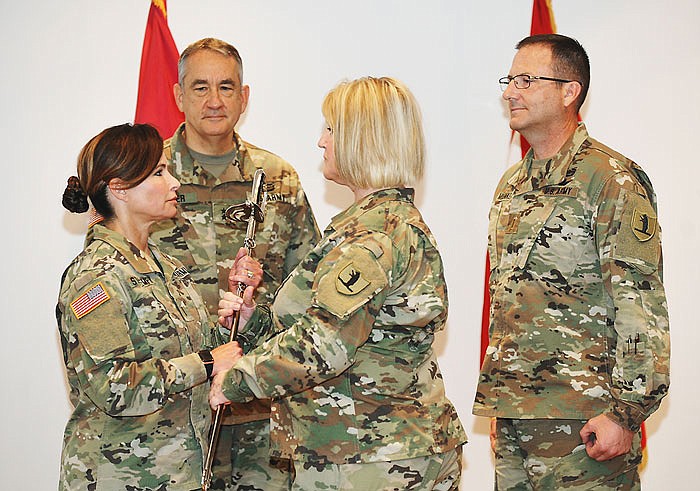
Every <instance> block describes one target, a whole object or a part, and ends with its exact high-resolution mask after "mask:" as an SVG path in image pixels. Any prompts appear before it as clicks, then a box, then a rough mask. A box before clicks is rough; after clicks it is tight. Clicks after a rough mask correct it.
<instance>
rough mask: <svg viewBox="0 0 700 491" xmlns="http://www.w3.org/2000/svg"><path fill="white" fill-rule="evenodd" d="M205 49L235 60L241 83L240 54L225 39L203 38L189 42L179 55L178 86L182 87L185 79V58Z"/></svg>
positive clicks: (241, 67) (241, 66)
mask: <svg viewBox="0 0 700 491" xmlns="http://www.w3.org/2000/svg"><path fill="white" fill-rule="evenodd" d="M205 49H208V50H211V51H215V52H217V53H219V54H222V55H224V56H229V57H231V58H233V59H234V60H236V63H237V65H238V79H239V82H240V83H241V85H242V84H243V60H241V55H240V54H239V53H238V50H237V49H236V48H234V47H233V46H231V45H230V44H228V43H227V42H226V41H222V40H220V39H216V38H204V39H200V40H199V41H195V42H194V43H192V44H190V45H189V46H188V47H187V48H185V51H183V52H182V54H181V55H180V60H179V61H178V62H177V83H179V84H180V87H182V85H183V83H184V81H185V71H186V65H187V58H189V57H190V56H192V55H193V54H195V53H198V52H199V51H203V50H205Z"/></svg>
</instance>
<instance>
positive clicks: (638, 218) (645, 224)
mask: <svg viewBox="0 0 700 491" xmlns="http://www.w3.org/2000/svg"><path fill="white" fill-rule="evenodd" d="M631 225H632V233H633V234H634V236H635V237H637V239H639V241H640V242H646V241H647V240H649V239H651V238H652V237H653V236H654V234H655V233H656V217H655V216H652V215H650V214H649V213H646V212H644V211H641V210H639V209H637V208H635V209H634V211H633V212H632V224H631Z"/></svg>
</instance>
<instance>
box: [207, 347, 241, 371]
mask: <svg viewBox="0 0 700 491" xmlns="http://www.w3.org/2000/svg"><path fill="white" fill-rule="evenodd" d="M211 355H212V356H213V357H214V366H213V367H212V371H211V374H212V377H214V376H216V374H218V373H223V372H227V371H228V370H229V369H230V368H231V367H232V366H233V365H234V364H235V363H236V362H237V361H238V360H239V359H240V358H241V357H242V356H243V349H242V348H241V347H240V346H239V345H238V343H237V342H235V341H231V342H230V343H226V344H222V345H221V346H218V347H216V348H214V349H213V350H211Z"/></svg>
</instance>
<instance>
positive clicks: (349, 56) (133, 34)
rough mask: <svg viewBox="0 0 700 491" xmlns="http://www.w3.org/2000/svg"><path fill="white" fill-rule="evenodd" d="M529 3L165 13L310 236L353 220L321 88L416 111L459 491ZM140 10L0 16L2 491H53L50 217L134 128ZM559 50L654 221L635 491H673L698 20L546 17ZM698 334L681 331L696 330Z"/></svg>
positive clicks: (300, 1)
mask: <svg viewBox="0 0 700 491" xmlns="http://www.w3.org/2000/svg"><path fill="white" fill-rule="evenodd" d="M531 5H532V2H531V1H529V0H499V1H472V0H469V1H466V0H435V1H430V2H428V1H407V0H403V1H401V0H384V1H381V2H377V1H371V0H353V1H346V2H340V1H337V0H328V1H326V2H318V1H311V0H297V1H293V2H292V1H284V0H274V1H273V0H269V1H260V0H258V1H255V0H236V1H233V0H200V1H184V0H170V2H169V22H170V27H171V31H172V33H173V36H174V38H175V41H176V43H177V44H178V48H179V49H180V50H182V49H183V48H184V47H185V46H186V45H187V44H189V43H190V42H192V41H194V40H196V39H199V38H201V37H206V36H214V37H220V38H222V39H224V40H227V41H229V42H231V43H232V44H234V45H236V46H237V47H238V48H239V50H240V51H241V54H242V56H243V59H244V69H245V75H244V78H245V82H246V83H248V84H250V86H251V100H250V105H249V107H248V111H247V114H246V115H245V117H244V118H243V120H242V121H241V123H240V124H239V131H240V133H241V134H242V135H243V136H244V137H245V138H246V139H247V140H249V141H251V142H253V143H256V144H257V145H260V146H262V147H264V148H268V149H270V150H272V151H274V152H276V153H278V154H280V155H282V156H283V157H285V158H286V159H287V160H289V161H290V162H292V163H293V164H294V165H295V167H296V168H297V170H298V171H299V173H300V174H301V176H302V181H303V183H304V187H305V189H306V191H307V193H308V195H309V199H310V201H311V204H312V206H313V208H314V211H315V213H316V217H317V219H318V222H319V225H320V226H321V227H324V226H325V225H326V224H327V223H328V221H329V219H330V217H331V216H333V215H334V214H336V213H337V212H338V211H340V209H342V208H344V207H345V206H347V205H348V204H349V203H350V199H351V195H350V193H349V192H348V191H346V190H345V188H340V187H337V186H335V185H333V184H329V183H326V182H324V180H323V178H322V176H321V174H320V162H321V151H320V150H319V149H318V148H316V146H315V144H316V141H317V139H318V136H319V132H320V129H321V125H322V117H321V113H320V109H319V108H320V103H321V100H322V99H323V96H324V95H325V93H326V92H327V91H328V90H329V89H330V88H331V87H332V86H333V85H335V84H336V83H337V82H338V81H340V80H341V79H344V78H354V77H358V76H362V75H391V76H394V77H397V78H399V79H402V80H403V81H404V82H406V83H407V84H408V86H409V87H410V88H411V89H412V90H413V91H414V93H415V95H416V97H417V99H418V101H419V102H420V104H421V106H422V109H423V113H424V121H425V129H426V137H427V142H428V150H429V154H428V172H427V177H426V179H425V181H424V183H423V185H422V186H420V187H419V189H418V198H417V202H418V204H419V206H420V207H421V209H422V210H423V213H424V216H425V218H426V221H427V222H428V224H429V225H430V226H431V228H432V229H433V232H434V233H435V235H436V237H437V239H438V241H439V243H440V245H441V250H442V254H443V258H444V260H445V263H446V274H447V280H448V286H449V291H450V300H451V309H450V318H449V324H448V329H447V332H446V333H445V334H443V335H442V336H441V337H440V339H439V342H440V346H439V349H440V361H441V365H442V369H443V373H444V376H445V379H446V384H447V390H448V395H449V396H450V398H451V399H452V400H453V401H454V403H455V405H456V406H457V408H458V411H459V413H460V416H461V418H462V421H463V423H464V425H465V427H466V429H467V432H468V434H469V438H470V443H469V444H468V445H467V446H466V447H465V453H464V457H465V460H464V474H463V478H462V489H464V490H467V489H492V473H493V466H492V460H491V455H490V450H489V447H488V438H487V423H486V421H485V420H483V419H481V418H475V417H473V416H472V415H471V402H472V399H473V396H474V389H475V384H476V379H477V372H478V352H479V330H480V315H481V298H482V283H483V268H484V255H485V248H486V245H485V236H486V224H487V210H488V206H489V201H490V198H491V193H492V191H493V188H494V186H495V184H496V182H497V180H498V177H499V176H500V174H501V172H502V171H503V170H504V169H505V167H506V166H507V164H508V163H509V162H513V161H515V160H517V155H515V154H514V153H511V152H510V151H509V145H508V140H509V130H508V125H507V116H506V111H505V107H504V105H503V103H502V102H501V100H500V91H499V89H498V84H497V82H496V81H497V79H498V78H499V77H501V76H503V75H505V74H507V72H508V69H509V67H510V62H511V60H512V57H513V55H514V53H515V51H514V49H513V46H514V44H515V43H516V42H517V41H518V40H519V39H521V38H522V37H524V36H526V35H527V34H529V29H530V13H531ZM148 8H149V2H148V0H119V1H111V2H108V1H104V0H102V1H100V0H72V1H71V2H49V1H44V2H42V1H37V0H25V1H23V2H19V1H14V2H9V1H7V0H3V1H2V16H1V18H0V66H1V67H2V68H1V69H2V76H1V77H0V108H2V110H3V114H4V117H3V120H4V122H3V124H2V131H1V132H0V135H2V136H1V137H0V138H1V142H2V148H3V154H4V155H5V157H4V161H5V164H4V165H5V166H6V167H5V171H4V175H3V182H4V183H5V184H4V185H3V186H2V189H3V195H4V196H5V198H4V199H3V202H4V203H5V205H6V206H5V207H4V212H2V218H3V222H4V223H5V226H4V230H5V234H4V235H5V239H3V243H2V246H1V247H2V258H3V263H2V264H3V268H2V269H3V274H2V283H1V285H2V286H1V287H2V295H0V298H1V299H2V304H0V305H1V307H2V317H3V319H4V325H3V342H2V343H0V344H1V349H2V352H1V354H0V360H1V363H2V373H3V374H5V377H4V379H3V380H4V383H3V398H2V399H3V401H4V402H3V403H2V405H1V406H0V407H1V409H0V420H2V443H1V451H2V455H1V458H0V488H1V489H27V490H45V489H55V487H56V482H57V476H58V468H59V455H60V449H61V439H62V432H63V427H64V425H65V422H66V419H67V417H68V415H69V412H70V405H69V403H68V397H67V389H66V383H65V378H64V375H63V361H62V358H61V351H60V345H59V342H58V337H57V334H56V326H55V321H54V313H53V312H54V305H55V301H56V295H57V292H58V284H59V278H60V275H61V273H62V271H63V269H64V267H65V266H66V265H67V263H68V262H69V261H70V260H71V259H72V257H73V256H74V255H75V254H77V253H78V252H79V251H80V249H81V244H82V236H83V233H84V229H85V224H84V221H85V218H84V216H71V215H70V214H69V213H67V212H65V210H64V209H63V208H62V207H61V204H60V197H61V193H62V191H63V189H64V186H65V182H66V178H67V177H68V176H69V175H71V174H74V173H75V159H76V156H77V154H78V151H79V149H80V148H81V146H82V145H83V144H84V143H85V142H86V141H87V140H88V139H89V138H90V137H92V136H93V135H94V134H96V133H97V132H99V131H100V130H102V129H103V128H105V127H107V126H110V125H113V124H118V123H122V122H126V121H131V120H132V119H133V115H134V109H135V103H136V92H137V83H138V73H139V62H140V56H141V47H142V41H143V33H144V28H145V23H146V18H147V13H148ZM553 8H554V13H555V18H556V21H557V28H558V30H559V32H561V33H564V34H568V35H572V36H574V37H576V38H578V39H579V40H580V41H581V42H582V43H583V45H584V46H585V47H586V48H587V50H588V53H589V56H590V58H591V61H592V87H591V91H590V93H589V98H588V102H587V103H586V105H585V106H584V111H583V116H584V119H585V121H586V123H587V125H588V129H589V131H590V132H591V134H592V135H593V136H594V137H596V138H598V139H599V140H602V141H603V142H605V143H607V144H608V145H610V146H612V147H613V148H615V149H617V150H619V151H621V152H623V153H624V154H626V155H628V156H629V157H631V158H633V159H635V160H636V161H637V162H639V163H640V164H641V165H643V167H644V168H645V169H646V171H647V172H648V174H649V175H650V176H651V178H652V181H653V182H654V185H655V187H656V190H657V193H658V196H659V201H660V210H659V215H660V223H661V225H662V227H663V232H664V246H665V266H666V268H665V273H666V287H667V293H668V298H669V307H670V313H671V326H672V327H671V329H672V339H673V358H672V363H673V367H672V368H673V376H672V378H673V384H672V386H671V395H670V396H669V397H667V399H666V400H665V401H664V403H663V405H662V407H661V409H660V411H658V412H657V413H656V414H655V415H654V416H653V417H652V418H651V419H650V420H649V421H648V430H649V462H648V465H647V467H646V469H645V470H644V472H643V474H642V479H643V482H644V485H645V488H646V489H650V490H668V489H679V490H682V489H689V488H693V487H694V486H695V485H694V484H691V483H692V482H693V478H694V477H695V476H696V474H697V469H696V468H697V465H696V459H695V454H696V452H694V449H695V447H696V445H697V441H698V437H700V431H698V427H697V425H696V424H695V421H694V420H693V421H691V415H696V414H698V413H700V395H698V394H699V392H698V389H697V386H696V385H695V384H694V379H693V375H694V374H695V369H696V367H697V356H698V355H697V353H698V350H697V340H696V338H695V337H694V335H693V331H692V330H693V329H697V328H698V321H697V316H696V315H695V312H696V309H695V308H694V307H693V303H694V301H696V300H695V296H696V292H695V290H694V288H695V287H696V285H697V282H698V279H700V274H699V273H700V269H699V266H698V260H697V256H698V240H699V239H700V237H698V220H697V216H696V215H697V211H696V210H695V209H694V208H695V207H694V205H696V204H697V202H698V195H699V194H700V193H699V189H698V182H699V181H700V175H699V171H698V164H697V162H696V160H697V159H696V151H697V140H696V138H698V135H699V134H700V132H699V130H700V123H699V122H698V121H699V120H698V112H699V110H700V104H699V103H698V97H697V93H698V90H697V87H698V85H699V83H700V57H699V56H698V54H697V53H698V48H699V47H700V31H699V30H698V27H697V26H698V25H700V7H698V5H697V3H696V0H676V1H674V2H658V1H654V0H642V1H640V0H618V1H616V2H611V1H609V0H589V1H588V2H580V1H575V0H553ZM693 319H696V320H693Z"/></svg>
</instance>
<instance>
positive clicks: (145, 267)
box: [91, 223, 173, 278]
mask: <svg viewBox="0 0 700 491" xmlns="http://www.w3.org/2000/svg"><path fill="white" fill-rule="evenodd" d="M92 233H93V239H92V241H91V243H94V242H96V241H102V242H106V243H107V244H109V245H110V246H112V247H113V248H115V249H116V250H117V251H119V253H120V254H121V255H122V256H124V258H126V260H127V261H128V262H129V264H130V265H131V267H133V268H134V269H135V270H136V271H137V272H139V273H141V274H148V273H162V274H164V275H165V276H166V277H168V278H169V277H170V276H172V273H173V268H172V266H171V265H170V261H164V260H163V257H162V256H161V254H160V252H159V251H158V249H157V248H156V247H155V245H154V244H153V242H151V240H150V239H149V240H148V246H149V248H150V250H151V254H152V256H151V257H149V256H146V255H144V253H143V252H141V250H140V249H139V248H138V247H136V246H135V245H134V244H133V243H131V242H130V241H129V240H128V239H127V238H126V237H124V236H123V235H122V234H120V233H119V232H115V231H114V230H110V229H108V228H107V227H105V226H104V225H103V224H102V223H96V224H95V225H93V226H92ZM154 258H155V260H154ZM156 260H157V261H158V263H156ZM158 264H160V265H161V266H162V268H163V269H162V271H161V268H160V267H159V266H158Z"/></svg>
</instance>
